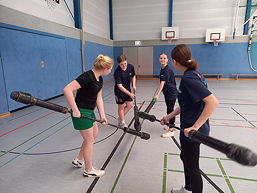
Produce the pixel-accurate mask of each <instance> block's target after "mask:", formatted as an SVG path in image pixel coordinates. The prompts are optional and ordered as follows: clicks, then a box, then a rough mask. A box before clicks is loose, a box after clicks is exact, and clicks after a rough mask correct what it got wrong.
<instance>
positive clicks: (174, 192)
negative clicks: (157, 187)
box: [171, 187, 191, 193]
mask: <svg viewBox="0 0 257 193" xmlns="http://www.w3.org/2000/svg"><path fill="white" fill-rule="evenodd" d="M171 193H191V191H189V190H186V189H185V188H184V187H182V188H180V189H179V190H173V189H172V190H171Z"/></svg>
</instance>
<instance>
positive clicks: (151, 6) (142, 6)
mask: <svg viewBox="0 0 257 193" xmlns="http://www.w3.org/2000/svg"><path fill="white" fill-rule="evenodd" d="M168 15H169V0H162V1H156V0H140V1H138V0H129V1H128V0H113V31H114V33H113V38H114V40H152V39H159V38H160V37H161V27H165V26H167V25H168V17H169V16H168Z"/></svg>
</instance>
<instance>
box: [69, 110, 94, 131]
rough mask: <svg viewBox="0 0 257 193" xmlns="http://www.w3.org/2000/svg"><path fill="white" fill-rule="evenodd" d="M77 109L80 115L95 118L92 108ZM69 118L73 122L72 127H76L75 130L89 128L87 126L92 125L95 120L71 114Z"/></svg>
mask: <svg viewBox="0 0 257 193" xmlns="http://www.w3.org/2000/svg"><path fill="white" fill-rule="evenodd" d="M79 111H80V113H81V115H85V116H87V117H90V118H94V119H96V116H95V113H94V110H89V109H82V108H79ZM71 119H72V122H73V126H74V129H76V130H85V129H89V128H91V127H93V123H94V122H95V121H93V120H90V119H87V118H84V117H80V118H77V117H73V116H71Z"/></svg>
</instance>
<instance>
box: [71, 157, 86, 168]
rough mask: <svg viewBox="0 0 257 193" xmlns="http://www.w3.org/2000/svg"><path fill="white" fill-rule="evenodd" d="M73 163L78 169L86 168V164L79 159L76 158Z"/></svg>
mask: <svg viewBox="0 0 257 193" xmlns="http://www.w3.org/2000/svg"><path fill="white" fill-rule="evenodd" d="M71 163H72V165H73V166H75V167H76V168H82V167H83V166H84V162H83V161H81V160H79V159H78V158H75V159H74V160H73V161H72V162H71Z"/></svg>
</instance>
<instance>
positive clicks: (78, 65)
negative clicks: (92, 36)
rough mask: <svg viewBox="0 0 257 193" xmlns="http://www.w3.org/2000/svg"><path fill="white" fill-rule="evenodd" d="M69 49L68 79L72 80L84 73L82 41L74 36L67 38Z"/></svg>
mask: <svg viewBox="0 0 257 193" xmlns="http://www.w3.org/2000/svg"><path fill="white" fill-rule="evenodd" d="M65 40H66V41H65V42H66V51H67V63H68V65H67V70H68V80H69V82H71V81H72V80H74V79H75V78H77V77H78V76H79V75H80V74H81V73H82V61H81V60H82V59H81V41H80V40H78V39H73V38H68V37H66V38H65Z"/></svg>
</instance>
